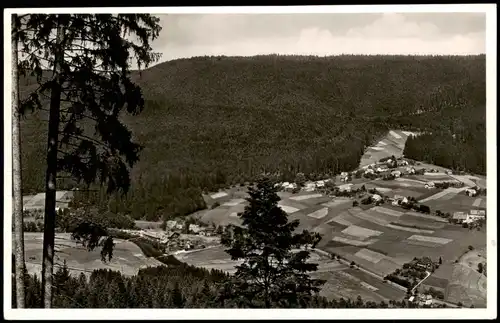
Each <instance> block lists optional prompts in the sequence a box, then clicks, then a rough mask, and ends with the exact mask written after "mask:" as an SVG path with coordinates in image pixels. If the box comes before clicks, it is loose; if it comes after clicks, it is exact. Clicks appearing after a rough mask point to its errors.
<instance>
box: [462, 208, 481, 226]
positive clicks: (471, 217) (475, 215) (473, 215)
mask: <svg viewBox="0 0 500 323" xmlns="http://www.w3.org/2000/svg"><path fill="white" fill-rule="evenodd" d="M485 217H486V211H484V210H470V212H469V214H467V219H465V220H464V222H465V223H472V222H475V221H477V220H481V219H484V218H485Z"/></svg>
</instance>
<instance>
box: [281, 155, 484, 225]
mask: <svg viewBox="0 0 500 323" xmlns="http://www.w3.org/2000/svg"><path fill="white" fill-rule="evenodd" d="M419 165H420V163H419V162H415V161H413V160H410V159H406V158H403V157H399V158H396V157H394V156H392V157H384V158H382V159H380V160H379V161H378V162H377V163H371V164H369V165H366V166H363V167H361V168H360V169H357V170H354V171H351V172H341V173H340V175H339V176H338V177H337V178H336V180H338V181H340V183H341V184H340V185H335V183H334V180H332V179H326V180H319V181H315V182H305V183H304V184H303V185H301V184H297V183H290V182H283V183H278V184H276V186H277V187H280V189H281V190H282V191H284V192H290V193H297V192H300V191H301V190H303V191H305V192H313V191H317V192H320V193H323V194H325V195H328V196H329V197H338V196H342V197H349V198H351V199H353V206H357V205H359V203H361V204H364V205H369V204H374V205H376V206H378V205H380V204H384V203H389V204H391V205H392V206H396V207H401V208H403V209H410V210H414V211H417V212H423V213H430V208H429V207H428V206H427V205H425V204H423V202H425V199H420V201H419V202H420V203H418V202H417V200H416V198H415V197H412V196H403V195H400V194H394V195H393V196H387V195H385V194H384V193H383V192H382V191H381V189H380V188H378V189H377V188H371V189H367V188H366V185H365V184H366V182H367V180H369V181H393V180H398V179H401V178H402V177H405V178H407V179H408V180H413V181H415V182H417V181H418V182H420V183H422V184H423V187H424V188H425V189H428V190H429V192H434V191H436V190H438V189H442V190H450V191H452V192H457V193H460V194H464V195H466V196H469V197H476V196H480V195H483V196H484V195H486V188H481V187H479V186H478V185H477V184H476V183H473V182H472V183H470V181H469V183H468V184H471V186H465V184H464V182H463V181H461V180H460V179H463V178H464V177H463V176H462V175H463V174H454V173H453V171H451V170H445V171H440V170H438V169H436V168H425V167H419ZM419 175H421V176H424V177H439V176H440V175H441V176H444V175H447V176H449V177H450V178H447V179H441V180H427V181H421V179H420V178H419V177H418V176H419ZM453 175H456V177H458V178H460V176H462V178H460V179H456V178H453V177H451V176H453ZM301 186H302V187H301ZM358 200H359V201H358ZM435 214H436V215H437V216H440V217H442V218H445V219H448V221H449V222H450V223H454V224H459V225H462V226H464V227H470V228H477V227H479V226H482V225H484V223H485V219H486V210H481V209H473V208H471V209H470V210H469V211H455V212H452V213H450V212H446V210H435Z"/></svg>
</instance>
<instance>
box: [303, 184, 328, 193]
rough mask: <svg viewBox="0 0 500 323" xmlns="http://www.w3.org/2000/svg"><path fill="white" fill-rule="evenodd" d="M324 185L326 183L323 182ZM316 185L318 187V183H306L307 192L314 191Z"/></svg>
mask: <svg viewBox="0 0 500 323" xmlns="http://www.w3.org/2000/svg"><path fill="white" fill-rule="evenodd" d="M323 186H325V185H324V184H323ZM315 187H316V185H315V184H314V183H306V185H305V187H304V190H305V191H306V192H312V191H314V188H315Z"/></svg>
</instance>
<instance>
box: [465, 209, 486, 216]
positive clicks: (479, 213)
mask: <svg viewBox="0 0 500 323" xmlns="http://www.w3.org/2000/svg"><path fill="white" fill-rule="evenodd" d="M469 214H470V215H471V216H476V217H482V218H484V217H486V211H485V210H470V212H469Z"/></svg>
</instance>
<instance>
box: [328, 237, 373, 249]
mask: <svg viewBox="0 0 500 323" xmlns="http://www.w3.org/2000/svg"><path fill="white" fill-rule="evenodd" d="M332 241H335V242H341V243H344V244H348V245H351V246H356V247H361V246H369V245H371V244H373V243H375V242H377V241H378V239H369V240H364V241H359V240H355V239H349V238H344V237H340V236H336V237H333V239H332Z"/></svg>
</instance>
